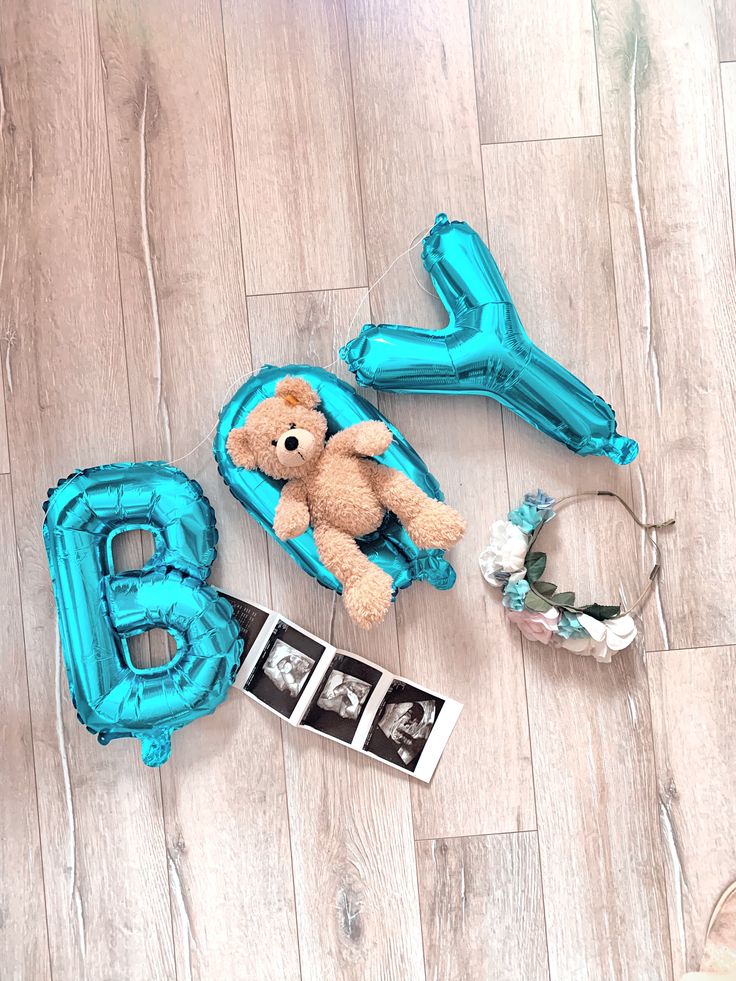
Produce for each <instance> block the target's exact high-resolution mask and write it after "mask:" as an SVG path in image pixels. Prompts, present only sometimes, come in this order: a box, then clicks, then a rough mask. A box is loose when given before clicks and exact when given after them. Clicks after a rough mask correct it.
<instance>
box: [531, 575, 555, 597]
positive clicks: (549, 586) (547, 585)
mask: <svg viewBox="0 0 736 981" xmlns="http://www.w3.org/2000/svg"><path fill="white" fill-rule="evenodd" d="M534 588H535V589H536V591H537V592H538V593H541V594H542V596H553V595H554V591H555V590H556V589H557V586H555V584H554V583H553V582H543V581H542V580H541V579H537V581H536V582H535V583H534Z"/></svg>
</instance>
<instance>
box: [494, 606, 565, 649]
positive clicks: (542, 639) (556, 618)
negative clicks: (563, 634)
mask: <svg viewBox="0 0 736 981" xmlns="http://www.w3.org/2000/svg"><path fill="white" fill-rule="evenodd" d="M506 617H507V619H508V620H510V621H511V622H512V623H515V624H516V626H517V627H518V628H519V630H520V631H521V632H522V633H523V634H524V636H525V637H526V639H527V640H533V641H534V642H535V643H537V644H549V642H550V641H551V640H552V637H553V636H554V635H555V633H556V631H557V624H558V623H559V622H560V612H559V610H556V609H555V608H554V607H551V608H550V609H549V610H547V612H546V613H537V612H536V611H535V610H506Z"/></svg>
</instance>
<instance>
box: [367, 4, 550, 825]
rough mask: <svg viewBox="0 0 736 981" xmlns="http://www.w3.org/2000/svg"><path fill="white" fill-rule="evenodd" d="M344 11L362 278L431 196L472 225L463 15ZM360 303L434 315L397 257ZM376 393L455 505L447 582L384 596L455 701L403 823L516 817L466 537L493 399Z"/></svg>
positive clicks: (475, 512) (378, 314)
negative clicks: (453, 715)
mask: <svg viewBox="0 0 736 981" xmlns="http://www.w3.org/2000/svg"><path fill="white" fill-rule="evenodd" d="M348 20H349V26H350V48H351V54H352V64H353V72H354V84H355V99H356V111H357V118H358V149H359V159H360V167H361V174H362V177H363V203H364V208H365V221H366V240H367V248H368V265H369V270H370V277H371V282H374V281H375V280H376V279H377V278H378V277H379V276H381V274H382V273H383V272H384V270H386V268H387V267H388V266H389V264H390V263H391V262H392V261H393V259H394V258H395V257H396V256H397V255H399V254H400V253H401V252H403V251H404V249H406V247H407V246H408V245H409V244H410V242H411V240H412V237H413V236H414V235H415V234H416V233H417V232H418V231H420V230H421V229H422V228H424V227H427V226H428V225H431V223H432V221H433V218H434V215H435V213H436V212H438V211H446V212H447V213H448V214H449V215H450V217H453V218H464V219H466V220H467V221H469V222H470V223H471V224H472V225H474V226H475V227H476V228H480V229H481V230H483V229H484V227H485V210H484V203H483V187H482V170H481V161H480V149H479V146H478V127H477V117H476V109H475V91H474V83H473V69H472V59H471V52H470V44H469V34H470V25H469V22H468V12H467V9H466V8H465V6H464V5H463V4H462V3H460V2H451V3H439V2H436V3H435V2H432V3H426V4H422V5H421V7H416V8H415V7H406V6H405V5H404V4H402V3H399V2H395V3H389V4H386V3H380V4H379V3H374V2H372V0H362V2H358V3H354V4H351V5H350V8H349V11H348ZM430 134H431V136H430ZM413 260H414V262H417V256H416V255H414V256H413ZM421 276H422V281H423V282H424V283H425V284H427V278H426V276H425V275H424V274H423V273H422V274H421ZM371 308H372V314H373V318H374V320H376V321H379V320H382V321H387V322H397V323H399V322H404V323H409V324H417V325H429V326H431V325H439V324H440V323H441V322H442V319H443V318H442V314H441V313H440V311H439V303H438V302H437V301H436V300H435V299H433V298H431V297H427V296H426V295H425V294H424V293H421V292H420V291H419V288H418V287H417V285H416V284H415V283H414V281H413V279H412V276H411V272H410V268H409V264H408V261H407V260H402V261H401V262H400V263H397V265H396V266H394V267H393V268H392V269H391V271H390V273H388V275H387V276H386V278H385V279H383V281H382V282H381V283H380V285H379V286H378V287H377V289H376V290H375V291H374V292H373V294H372V297H371ZM379 402H380V406H381V409H382V410H383V411H384V412H385V413H386V415H387V416H388V417H389V418H390V419H391V420H392V422H394V423H395V424H396V425H397V426H398V427H399V429H401V431H402V432H403V433H404V435H405V436H406V437H407V439H408V440H409V441H410V442H411V443H412V444H413V445H414V447H415V448H416V449H417V450H418V452H419V453H420V454H421V455H422V456H423V457H424V458H425V460H426V462H427V465H428V466H429V468H430V470H431V471H432V472H433V473H434V474H436V476H437V477H438V478H439V481H440V484H441V486H442V488H443V490H444V492H445V495H446V498H447V500H448V501H449V502H450V503H451V504H453V505H454V506H455V507H457V508H458V509H459V510H460V511H461V512H462V513H464V514H465V515H466V517H467V518H468V520H469V527H468V532H467V534H466V537H465V539H464V541H463V542H461V543H460V545H459V546H457V547H456V548H455V549H453V551H452V553H451V556H450V557H451V560H452V563H453V565H454V566H455V568H456V570H457V572H458V579H457V584H456V585H455V587H454V589H452V590H451V591H449V592H446V593H439V592H436V591H434V590H432V589H431V588H430V587H429V586H426V585H424V584H419V585H417V586H414V587H412V589H411V590H409V591H407V593H406V594H404V595H402V596H401V597H399V600H398V602H397V608H396V613H397V623H398V630H399V651H400V656H401V667H402V670H403V673H404V674H406V675H408V676H409V677H412V678H416V679H417V680H419V681H426V683H427V684H429V682H430V680H431V682H432V684H431V687H433V688H435V689H436V690H438V691H444V692H447V693H448V694H450V695H452V696H453V697H454V698H457V699H458V700H460V701H461V702H463V703H464V705H465V709H464V711H463V713H462V715H461V717H460V721H459V723H458V726H457V728H456V729H455V732H454V734H453V737H452V739H451V741H450V743H449V745H448V748H447V750H446V752H445V755H444V758H443V762H442V766H441V767H440V768H439V769H438V771H437V773H436V774H435V777H434V779H433V781H432V784H431V785H430V786H429V787H414V788H412V797H413V803H414V818H415V833H416V835H417V837H419V838H432V837H443V836H449V835H459V834H484V833H489V832H497V831H511V830H524V829H528V828H531V827H533V826H534V805H533V799H532V785H531V768H530V761H529V745H528V732H527V718H526V705H525V698H524V679H523V672H522V664H521V659H520V656H519V642H518V639H517V638H513V637H510V636H509V635H507V634H504V633H502V632H501V631H500V624H501V614H500V612H499V606H498V604H497V602H496V601H495V597H494V598H493V599H491V597H488V596H487V595H486V594H485V593H484V591H483V589H482V580H481V578H480V574H479V572H478V564H477V554H478V551H479V544H478V543H479V542H481V541H483V540H485V538H486V536H487V534H488V529H489V528H490V524H491V521H492V520H493V519H494V518H495V517H496V516H497V515H498V514H503V513H504V512H505V511H507V510H508V491H507V486H506V478H505V473H504V469H505V468H504V457H503V435H502V430H501V419H500V410H499V408H498V406H497V405H495V404H493V403H491V402H489V401H488V400H485V399H474V398H450V399H437V398H425V397H411V398H409V397H406V396H404V397H400V396H383V395H382V396H381V398H380V400H379ZM430 420H441V424H439V425H434V424H431V423H430ZM471 473H472V477H470V474H471ZM500 788H503V791H502V792H500Z"/></svg>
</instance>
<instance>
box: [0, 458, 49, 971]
mask: <svg viewBox="0 0 736 981" xmlns="http://www.w3.org/2000/svg"><path fill="white" fill-rule="evenodd" d="M0 581H2V583H3V589H2V590H0V622H2V624H3V630H2V633H1V634H0V664H1V665H2V669H3V683H2V686H0V745H2V747H3V752H2V763H0V779H1V780H2V788H3V791H2V793H3V804H2V807H0V868H2V876H0V911H2V916H1V917H0V944H2V951H3V973H4V974H5V975H6V976H7V977H8V978H38V979H39V981H42V979H43V978H50V977H51V973H50V967H49V942H48V936H47V931H46V908H45V901H44V891H43V861H42V858H41V840H40V830H39V825H38V805H37V801H36V774H35V768H34V761H33V731H32V727H31V716H30V708H29V704H28V679H27V676H26V659H25V647H24V641H23V623H22V619H21V606H20V590H19V586H18V564H17V561H16V547H15V529H14V527H13V496H12V489H11V486H10V477H8V476H0Z"/></svg>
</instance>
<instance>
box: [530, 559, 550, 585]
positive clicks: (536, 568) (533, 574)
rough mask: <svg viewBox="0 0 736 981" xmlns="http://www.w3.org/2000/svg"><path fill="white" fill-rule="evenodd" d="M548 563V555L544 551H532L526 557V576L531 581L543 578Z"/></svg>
mask: <svg viewBox="0 0 736 981" xmlns="http://www.w3.org/2000/svg"><path fill="white" fill-rule="evenodd" d="M546 565H547V556H546V555H545V554H544V552H532V553H531V554H530V555H527V557H526V578H527V579H528V580H529V582H536V581H537V579H541V578H542V574H543V573H544V570H545V567H546Z"/></svg>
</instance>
